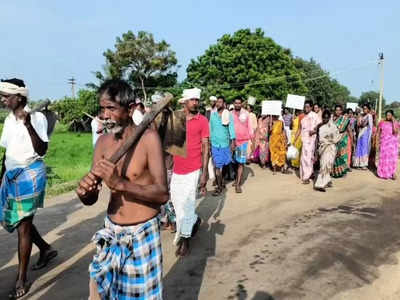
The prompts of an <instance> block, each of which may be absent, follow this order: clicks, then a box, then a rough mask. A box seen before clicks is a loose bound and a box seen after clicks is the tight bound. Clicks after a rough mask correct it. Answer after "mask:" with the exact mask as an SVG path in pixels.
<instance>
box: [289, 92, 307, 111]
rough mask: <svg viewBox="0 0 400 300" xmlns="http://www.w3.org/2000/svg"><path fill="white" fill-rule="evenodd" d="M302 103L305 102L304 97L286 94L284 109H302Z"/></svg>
mask: <svg viewBox="0 0 400 300" xmlns="http://www.w3.org/2000/svg"><path fill="white" fill-rule="evenodd" d="M304 101H306V97H305V96H298V95H292V94H288V95H287V98H286V107H288V108H295V109H303V108H304Z"/></svg>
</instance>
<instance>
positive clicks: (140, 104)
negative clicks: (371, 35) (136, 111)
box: [136, 102, 144, 109]
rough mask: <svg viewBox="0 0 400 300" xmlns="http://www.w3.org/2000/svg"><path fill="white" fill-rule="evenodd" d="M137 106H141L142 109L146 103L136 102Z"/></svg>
mask: <svg viewBox="0 0 400 300" xmlns="http://www.w3.org/2000/svg"><path fill="white" fill-rule="evenodd" d="M136 106H139V107H140V108H141V109H144V104H143V103H142V102H139V103H138V104H136Z"/></svg>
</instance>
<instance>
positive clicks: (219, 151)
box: [210, 96, 235, 196]
mask: <svg viewBox="0 0 400 300" xmlns="http://www.w3.org/2000/svg"><path fill="white" fill-rule="evenodd" d="M216 108H217V111H216V112H213V113H212V114H211V118H210V133H211V155H212V159H213V162H214V166H215V177H216V182H217V187H216V188H215V191H214V193H213V196H219V195H220V194H221V193H222V190H223V188H224V183H223V181H224V180H223V177H222V168H223V167H224V166H228V165H229V164H230V163H231V161H232V152H231V150H232V151H233V150H234V149H235V128H234V124H233V116H232V114H229V115H228V116H229V119H228V124H227V125H225V124H224V120H223V114H224V111H225V98H224V97H222V96H220V97H218V99H217V104H216ZM226 112H227V111H226Z"/></svg>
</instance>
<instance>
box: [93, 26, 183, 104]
mask: <svg viewBox="0 0 400 300" xmlns="http://www.w3.org/2000/svg"><path fill="white" fill-rule="evenodd" d="M103 55H104V56H105V58H106V65H105V66H104V67H103V73H102V72H95V76H96V78H97V79H99V80H100V82H101V81H104V80H105V79H107V78H120V79H125V80H127V81H128V82H129V83H131V84H132V85H133V86H134V87H135V88H140V90H141V96H143V97H144V100H145V101H146V100H147V92H148V87H152V88H156V87H169V86H173V85H174V84H175V83H176V79H177V72H176V68H177V67H178V66H177V62H178V61H177V59H176V54H175V52H174V51H172V50H171V49H170V45H169V44H168V43H167V42H166V41H164V40H162V41H160V42H156V41H155V40H154V37H153V35H152V34H151V33H148V32H145V31H139V32H138V34H137V35H135V34H134V33H133V32H132V31H128V32H127V33H124V34H123V35H122V38H120V37H117V41H116V44H115V50H114V51H113V50H110V49H108V50H107V51H105V52H104V54H103Z"/></svg>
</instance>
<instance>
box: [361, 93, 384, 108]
mask: <svg viewBox="0 0 400 300" xmlns="http://www.w3.org/2000/svg"><path fill="white" fill-rule="evenodd" d="M376 100H378V101H379V93H378V92H376V91H368V92H363V93H362V94H361V96H360V98H359V100H358V103H359V104H360V106H362V105H364V104H366V103H369V104H370V105H371V107H372V108H374V107H375V104H376ZM385 103H386V99H385V98H383V99H382V105H383V107H385ZM378 105H379V103H378Z"/></svg>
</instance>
